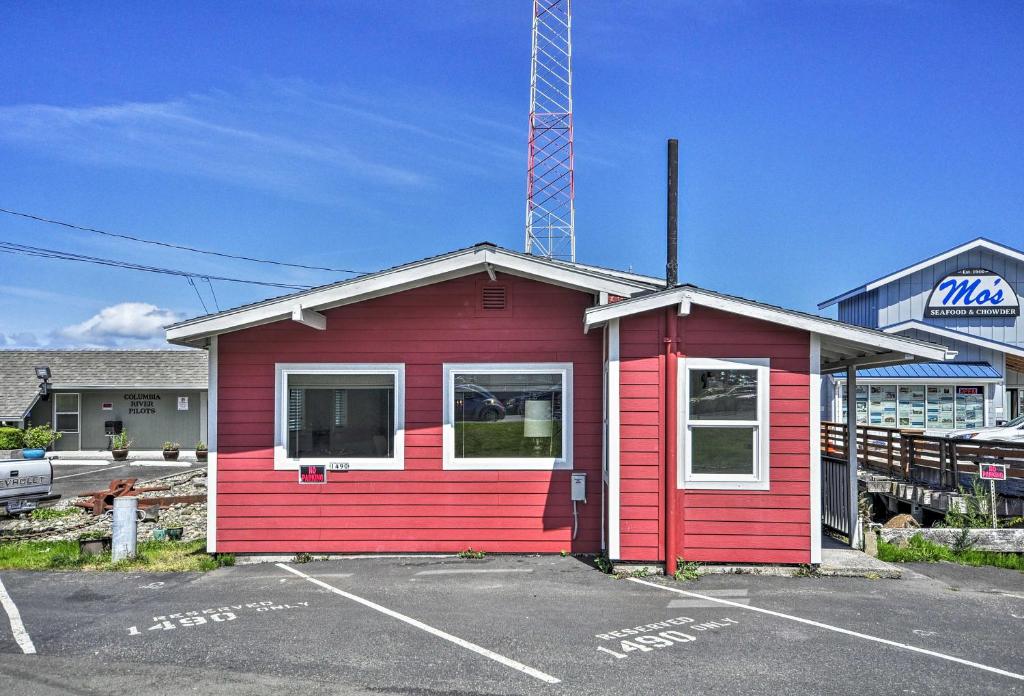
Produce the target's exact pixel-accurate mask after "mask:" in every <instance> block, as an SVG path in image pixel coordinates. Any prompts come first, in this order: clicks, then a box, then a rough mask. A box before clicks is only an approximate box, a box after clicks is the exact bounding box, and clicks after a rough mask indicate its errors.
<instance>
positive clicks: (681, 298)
mask: <svg viewBox="0 0 1024 696" xmlns="http://www.w3.org/2000/svg"><path fill="white" fill-rule="evenodd" d="M674 304H678V305H680V309H679V311H680V312H681V313H685V312H686V311H689V306H692V305H700V306H703V307H710V308H711V309H718V310H721V311H723V312H730V313H732V314H741V315H743V316H747V317H751V318H752V319H760V320H762V321H769V322H772V323H773V324H780V325H782V326H790V327H792V328H795V329H803V330H804V331H810V332H811V333H817V334H821V335H822V336H831V337H833V338H837V339H841V340H845V341H850V342H853V343H859V344H865V345H868V346H872V347H874V348H879V349H882V350H886V351H890V352H892V353H900V354H904V355H905V356H907V357H906V358H905V360H913V359H923V360H934V361H942V360H951V359H952V358H953V357H955V355H956V353H954V352H951V351H948V350H946V348H945V347H944V346H939V345H935V344H932V343H925V342H924V341H918V340H915V339H910V338H897V337H895V336H889V335H886V334H884V333H882V332H880V331H875V330H873V329H865V328H863V327H859V326H853V325H851V324H843V323H841V322H837V321H833V320H831V319H824V318H820V317H814V316H811V315H809V314H804V313H802V312H793V311H790V310H785V309H781V308H777V307H771V306H768V305H763V304H760V303H757V302H751V301H749V300H741V299H738V298H734V297H727V296H725V295H719V294H718V293H713V292H708V291H707V290H700V289H698V288H689V287H686V288H676V289H674V290H666V291H664V292H659V293H654V294H652V295H646V296H644V297H639V298H636V299H632V300H623V301H622V302H615V303H613V304H609V305H601V306H598V307H591V308H590V309H588V310H587V311H586V313H585V317H584V326H585V328H586V329H588V330H589V329H590V328H593V327H595V326H599V325H601V324H604V323H605V322H607V321H610V320H611V319H617V318H621V317H625V316H630V315H632V314H639V313H641V312H647V311H650V310H652V309H658V308H661V307H668V306H670V305H674ZM688 305H689V306H688Z"/></svg>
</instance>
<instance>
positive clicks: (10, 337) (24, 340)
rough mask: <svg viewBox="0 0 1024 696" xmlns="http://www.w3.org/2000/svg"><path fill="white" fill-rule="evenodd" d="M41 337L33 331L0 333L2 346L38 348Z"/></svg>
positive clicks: (0, 344)
mask: <svg viewBox="0 0 1024 696" xmlns="http://www.w3.org/2000/svg"><path fill="white" fill-rule="evenodd" d="M38 347H39V339H38V338H36V335H35V334H34V333H32V332H31V331H20V332H18V333H0V348H38Z"/></svg>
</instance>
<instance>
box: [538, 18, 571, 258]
mask: <svg viewBox="0 0 1024 696" xmlns="http://www.w3.org/2000/svg"><path fill="white" fill-rule="evenodd" d="M570 4H571V0H533V59H532V65H531V69H530V141H529V160H528V163H527V173H526V253H528V254H536V255H538V256H545V257H547V258H554V259H562V260H567V261H575V260H576V231H575V216H576V211H575V207H574V199H575V197H576V192H575V182H574V181H573V143H572V13H571V10H570Z"/></svg>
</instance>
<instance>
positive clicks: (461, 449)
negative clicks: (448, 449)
mask: <svg viewBox="0 0 1024 696" xmlns="http://www.w3.org/2000/svg"><path fill="white" fill-rule="evenodd" d="M525 426H526V422H525V421H522V420H515V421H513V420H500V421H495V422H494V423H483V422H476V421H456V423H455V456H456V457H561V456H562V423H561V421H554V423H552V436H551V437H549V438H548V437H539V438H535V437H526V436H525V435H524V434H523V432H524V428H525ZM538 450H539V451H538Z"/></svg>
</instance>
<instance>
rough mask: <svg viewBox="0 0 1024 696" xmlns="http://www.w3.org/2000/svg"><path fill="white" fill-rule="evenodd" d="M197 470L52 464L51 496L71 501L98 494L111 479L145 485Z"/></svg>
mask: <svg viewBox="0 0 1024 696" xmlns="http://www.w3.org/2000/svg"><path fill="white" fill-rule="evenodd" d="M197 466H200V465H197V464H196V463H195V462H181V463H177V462H175V463H172V464H163V463H160V462H156V463H151V462H146V463H129V462H123V463H122V462H113V461H109V462H104V461H103V460H96V461H93V462H88V463H81V464H67V463H58V462H54V465H53V492H54V493H58V494H59V495H60V496H61V497H62V498H73V497H75V496H77V495H79V494H80V493H87V492H90V491H101V490H103V489H105V488H106V487H107V486H108V485H110V482H111V480H113V479H119V478H137V479H139V481H140V482H141V481H149V480H151V479H155V478H160V477H162V476H170V475H171V474H180V473H184V472H186V471H189V470H190V469H193V468H196V467H197Z"/></svg>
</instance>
